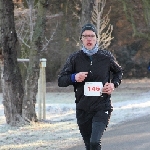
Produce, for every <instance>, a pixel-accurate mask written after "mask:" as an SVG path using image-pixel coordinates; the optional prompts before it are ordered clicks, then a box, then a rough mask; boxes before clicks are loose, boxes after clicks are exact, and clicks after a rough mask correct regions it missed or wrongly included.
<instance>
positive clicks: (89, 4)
mask: <svg viewBox="0 0 150 150" xmlns="http://www.w3.org/2000/svg"><path fill="white" fill-rule="evenodd" d="M93 5H94V0H82V14H81V26H83V25H84V24H85V23H91V22H92V11H93Z"/></svg>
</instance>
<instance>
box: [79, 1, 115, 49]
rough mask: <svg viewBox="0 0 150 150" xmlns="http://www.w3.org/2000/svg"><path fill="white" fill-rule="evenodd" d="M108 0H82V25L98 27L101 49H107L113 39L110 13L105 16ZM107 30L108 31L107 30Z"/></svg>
mask: <svg viewBox="0 0 150 150" xmlns="http://www.w3.org/2000/svg"><path fill="white" fill-rule="evenodd" d="M105 5H106V0H88V1H87V0H82V16H81V25H83V24H85V23H93V24H95V25H96V27H97V32H98V43H99V47H100V48H102V49H106V48H107V47H108V46H109V45H110V43H111V40H112V39H113V37H112V36H111V33H112V31H113V26H112V25H111V24H109V21H110V19H109V13H110V10H111V9H110V10H109V11H108V13H107V14H106V15H105V16H103V13H104V7H105ZM106 28H107V29H106Z"/></svg>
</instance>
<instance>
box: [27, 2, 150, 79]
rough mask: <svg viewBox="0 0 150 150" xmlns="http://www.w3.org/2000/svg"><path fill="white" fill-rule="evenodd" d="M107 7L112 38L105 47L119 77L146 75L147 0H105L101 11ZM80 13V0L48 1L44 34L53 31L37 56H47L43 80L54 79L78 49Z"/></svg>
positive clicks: (149, 51) (149, 43)
mask: <svg viewBox="0 0 150 150" xmlns="http://www.w3.org/2000/svg"><path fill="white" fill-rule="evenodd" d="M24 4H26V3H25V2H24ZM25 6H26V5H25ZM110 7H111V11H110V14H109V18H110V24H112V25H113V32H112V36H113V37H114V38H113V40H112V41H111V44H110V46H109V47H108V50H109V51H111V52H112V53H113V54H114V56H115V57H116V59H117V61H118V62H119V64H120V65H121V66H122V67H123V69H124V76H123V78H144V77H148V78H149V77H150V72H149V71H148V69H147V67H148V63H149V61H150V1H149V0H136V1H128V0H113V1H112V0H107V1H106V5H105V8H104V15H105V14H106V13H107V12H108V11H109V9H110ZM81 13H82V1H81V0H51V1H50V5H49V8H48V15H49V16H51V17H47V26H46V34H47V35H46V36H47V37H50V35H52V34H53V33H54V31H55V30H56V32H55V34H54V36H53V38H52V40H51V41H50V42H49V45H48V47H47V49H46V50H45V51H43V54H42V56H41V57H44V58H46V59H47V67H46V81H47V82H51V81H55V80H57V75H58V73H59V71H60V69H61V67H62V66H63V64H64V62H65V61H66V58H67V57H68V56H69V55H70V54H71V53H72V52H74V51H77V50H79V49H80V44H79V43H80V41H79V36H80V30H81V20H80V19H81ZM56 25H57V28H56Z"/></svg>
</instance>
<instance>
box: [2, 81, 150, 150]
mask: <svg viewBox="0 0 150 150" xmlns="http://www.w3.org/2000/svg"><path fill="white" fill-rule="evenodd" d="M0 101H2V94H0ZM112 102H113V107H114V111H113V113H112V117H111V120H110V124H109V128H111V126H113V125H116V124H119V123H122V122H123V121H127V120H130V119H134V118H137V117H141V116H144V115H147V114H150V112H149V109H150V80H141V81H138V80H135V81H133V80H131V81H130V80H128V81H126V82H124V83H122V85H120V87H119V88H118V89H116V90H115V92H114V93H113V94H112ZM36 111H37V114H38V106H37V105H36ZM81 141H82V138H81V135H80V133H79V130H78V126H77V124H76V117H75V104H74V93H72V92H70V93H68V92H66V93H60V92H59V93H57V92H53V93H47V94H46V120H41V121H39V122H37V123H34V122H32V123H31V124H30V125H25V126H22V127H11V126H9V125H7V124H6V122H5V117H4V113H3V105H2V104H1V103H0V150H62V149H65V148H67V147H70V146H74V145H76V144H78V143H81Z"/></svg>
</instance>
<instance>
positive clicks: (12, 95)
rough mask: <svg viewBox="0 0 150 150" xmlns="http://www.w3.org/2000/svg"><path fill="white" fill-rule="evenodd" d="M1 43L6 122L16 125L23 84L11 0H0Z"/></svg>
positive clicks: (19, 111) (19, 115) (19, 117)
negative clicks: (18, 61)
mask: <svg viewBox="0 0 150 150" xmlns="http://www.w3.org/2000/svg"><path fill="white" fill-rule="evenodd" d="M0 11H1V12H0V26H1V45H2V55H3V57H4V72H3V80H4V82H3V83H4V84H3V86H4V87H3V105H4V114H5V117H6V122H7V123H8V124H10V125H16V124H17V123H18V122H20V121H21V120H22V117H21V114H22V99H23V94H24V92H23V85H22V77H21V74H20V70H19V67H18V63H17V51H18V50H19V48H20V47H19V42H18V40H17V34H16V30H15V23H14V5H13V2H12V0H0Z"/></svg>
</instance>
